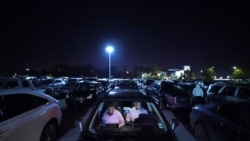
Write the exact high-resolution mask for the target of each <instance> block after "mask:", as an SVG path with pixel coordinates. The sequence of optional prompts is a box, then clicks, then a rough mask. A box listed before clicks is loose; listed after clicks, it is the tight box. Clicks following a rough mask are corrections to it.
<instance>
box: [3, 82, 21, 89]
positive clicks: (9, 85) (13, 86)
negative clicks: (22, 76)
mask: <svg viewBox="0 0 250 141" xmlns="http://www.w3.org/2000/svg"><path fill="white" fill-rule="evenodd" d="M3 88H20V86H19V84H18V82H17V81H9V82H7V83H6V84H5V85H4V86H3Z"/></svg>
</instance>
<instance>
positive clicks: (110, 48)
mask: <svg viewBox="0 0 250 141" xmlns="http://www.w3.org/2000/svg"><path fill="white" fill-rule="evenodd" d="M106 51H107V52H108V54H109V77H108V78H109V81H110V77H111V53H112V52H113V51H114V48H113V47H112V46H108V47H106Z"/></svg>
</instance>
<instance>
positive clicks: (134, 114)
mask: <svg viewBox="0 0 250 141" xmlns="http://www.w3.org/2000/svg"><path fill="white" fill-rule="evenodd" d="M133 105H134V106H133V107H132V108H131V109H130V111H129V112H128V113H127V115H126V122H130V123H131V122H134V121H135V119H137V118H138V117H139V115H140V114H148V111H147V110H146V109H144V108H143V107H142V106H141V102H134V103H133Z"/></svg>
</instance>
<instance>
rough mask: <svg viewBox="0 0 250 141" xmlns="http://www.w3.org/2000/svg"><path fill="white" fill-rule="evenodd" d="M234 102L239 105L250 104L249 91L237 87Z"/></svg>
mask: <svg viewBox="0 0 250 141" xmlns="http://www.w3.org/2000/svg"><path fill="white" fill-rule="evenodd" d="M234 102H236V103H240V102H246V103H250V89H249V88H245V87H238V89H237V91H236V94H235V100H234Z"/></svg>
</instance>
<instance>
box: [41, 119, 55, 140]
mask: <svg viewBox="0 0 250 141" xmlns="http://www.w3.org/2000/svg"><path fill="white" fill-rule="evenodd" d="M56 132H57V126H56V124H55V123H53V122H49V123H48V124H46V126H45V127H44V128H43V131H42V135H41V141H53V140H55V137H56Z"/></svg>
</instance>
